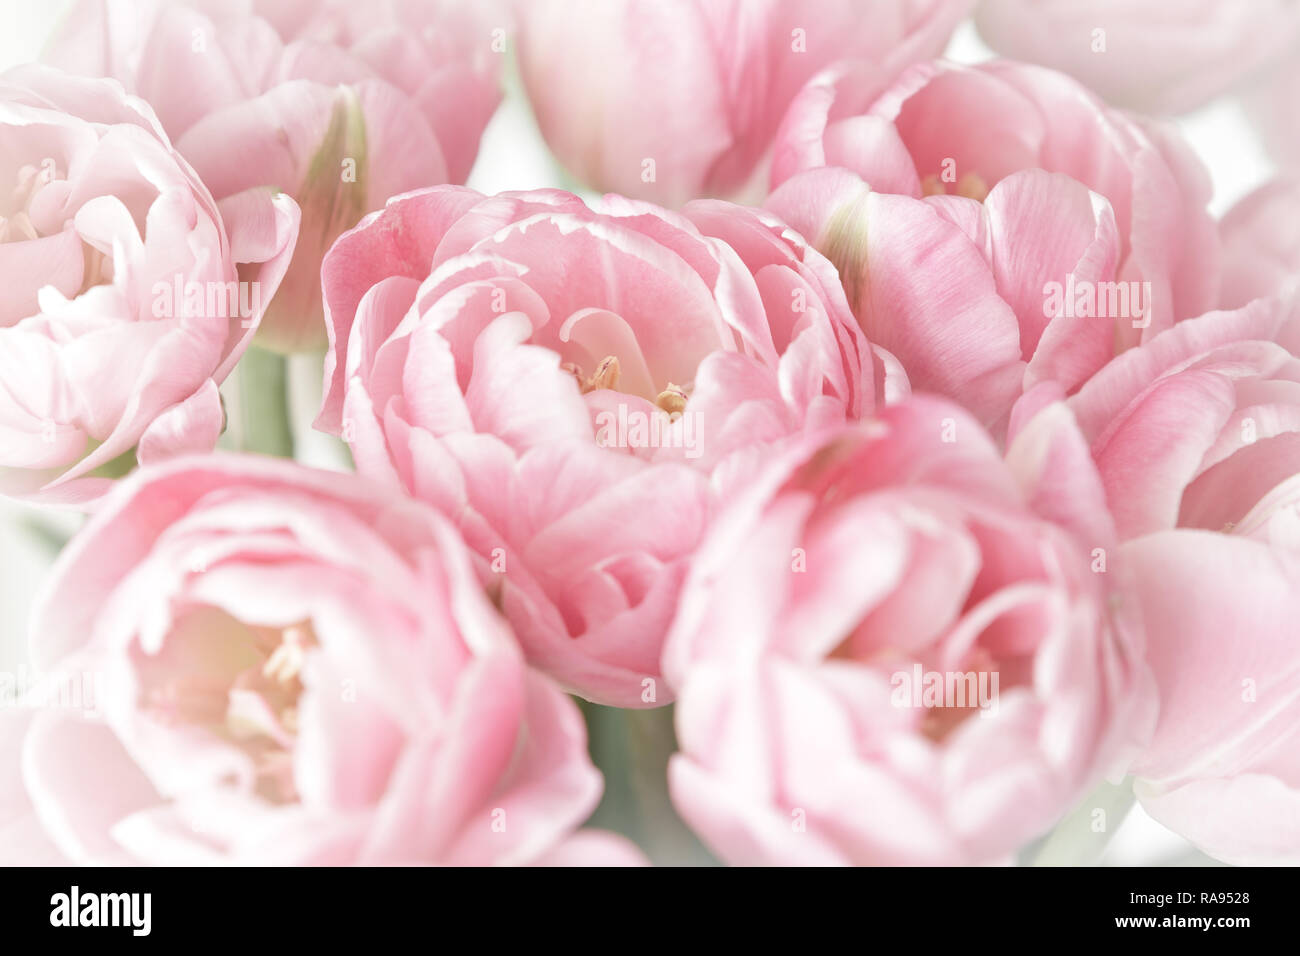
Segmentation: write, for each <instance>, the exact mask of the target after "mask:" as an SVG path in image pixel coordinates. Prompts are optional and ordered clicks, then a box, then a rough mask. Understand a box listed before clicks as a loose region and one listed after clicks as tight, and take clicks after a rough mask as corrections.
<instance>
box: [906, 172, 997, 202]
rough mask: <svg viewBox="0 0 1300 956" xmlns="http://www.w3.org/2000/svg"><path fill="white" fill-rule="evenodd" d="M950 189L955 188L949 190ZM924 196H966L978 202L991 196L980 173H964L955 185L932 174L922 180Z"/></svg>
mask: <svg viewBox="0 0 1300 956" xmlns="http://www.w3.org/2000/svg"><path fill="white" fill-rule="evenodd" d="M949 187H953V188H951V189H949ZM921 194H922V195H923V196H948V195H952V196H965V197H966V198H967V199H974V200H975V201H976V202H983V201H984V200H985V198H986V197H987V196H988V194H989V187H988V184H987V183H986V182H984V179H983V178H982V177H981V176H980V175H979V174H978V173H963V174H962V176H961V178H959V179H958V180H957V181H956V182H955V183H953V182H948V181H947V180H945V179H943V178H942V177H941V176H939V175H938V174H936V173H931V174H930V175H929V176H926V177H925V178H924V179H922V180H921Z"/></svg>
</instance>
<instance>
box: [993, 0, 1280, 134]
mask: <svg viewBox="0 0 1300 956" xmlns="http://www.w3.org/2000/svg"><path fill="white" fill-rule="evenodd" d="M976 23H977V24H978V26H979V31H980V36H982V37H983V38H984V40H985V42H986V43H988V45H989V46H991V47H993V49H995V50H996V51H997V52H998V53H1001V54H1002V55H1003V56H1009V57H1012V58H1014V59H1017V60H1027V61H1029V62H1031V63H1041V64H1043V65H1044V66H1051V67H1053V68H1055V69H1058V70H1061V71H1063V72H1065V73H1068V74H1070V75H1071V76H1073V77H1074V78H1075V79H1077V80H1079V82H1081V83H1083V84H1085V85H1086V86H1088V87H1090V88H1091V89H1094V90H1096V91H1097V92H1098V93H1100V94H1101V95H1102V96H1103V97H1105V99H1106V100H1107V101H1109V102H1111V103H1114V104H1116V105H1118V106H1126V107H1131V108H1132V109H1136V110H1141V111H1143V112H1147V113H1181V112H1185V111H1187V110H1191V109H1194V108H1195V107H1197V106H1200V105H1201V104H1203V103H1205V102H1207V101H1208V100H1210V99H1212V98H1213V97H1215V96H1217V95H1219V94H1220V93H1223V92H1226V91H1228V90H1231V89H1233V88H1234V87H1236V86H1237V85H1238V84H1239V83H1240V82H1241V81H1242V80H1244V79H1246V78H1248V77H1250V76H1251V75H1252V74H1253V73H1255V72H1257V71H1258V70H1259V69H1260V68H1261V67H1262V66H1264V65H1266V64H1268V63H1270V62H1274V61H1276V60H1277V59H1278V58H1279V57H1281V56H1283V55H1284V54H1285V51H1286V50H1287V46H1288V43H1290V42H1294V41H1295V38H1298V37H1300V9H1297V7H1296V5H1295V4H1294V3H1291V2H1290V0H1251V2H1249V3H1224V2H1222V0H1142V2H1140V3H1134V2H1133V0H1089V2H1087V3H1082V2H1080V0H984V2H983V3H981V4H980V7H979V11H978V14H977V16H976Z"/></svg>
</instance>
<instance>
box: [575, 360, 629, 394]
mask: <svg viewBox="0 0 1300 956" xmlns="http://www.w3.org/2000/svg"><path fill="white" fill-rule="evenodd" d="M560 368H561V369H562V370H563V371H565V372H568V373H569V374H570V375H572V376H573V377H574V378H575V379H577V382H578V390H579V391H581V392H582V394H583V395H586V394H587V393H588V392H594V391H596V390H597V389H601V388H609V389H613V388H617V387H618V377H619V373H620V369H619V365H618V359H617V358H615V357H614V356H613V355H606V356H605V357H604V358H603V359H601V360H600V364H599V365H597V366H596V371H595V372H594V373H593V374H592V375H591V377H590V378H589V377H587V376H586V375H583V374H582V369H580V368H579V367H578V366H576V365H574V364H573V363H572V362H565V363H564V364H563V365H561V366H560Z"/></svg>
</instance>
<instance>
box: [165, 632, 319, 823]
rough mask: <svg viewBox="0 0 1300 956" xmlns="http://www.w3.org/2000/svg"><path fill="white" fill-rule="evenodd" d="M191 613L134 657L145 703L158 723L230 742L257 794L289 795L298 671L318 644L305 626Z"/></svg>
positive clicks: (281, 799)
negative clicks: (153, 647)
mask: <svg viewBox="0 0 1300 956" xmlns="http://www.w3.org/2000/svg"><path fill="white" fill-rule="evenodd" d="M196 618H197V620H196V619H191V620H190V621H187V622H185V623H184V625H183V626H182V628H180V630H179V633H176V634H174V635H172V636H169V642H168V646H167V647H165V648H164V649H163V650H162V651H160V652H159V653H158V654H157V655H152V656H150V657H149V658H146V659H145V660H144V661H142V662H141V677H142V683H143V684H144V691H143V696H144V700H143V703H144V706H145V708H146V709H147V710H148V711H149V712H150V713H151V714H152V715H153V716H154V717H155V719H158V720H160V721H162V722H164V723H169V724H174V725H175V724H189V725H197V726H200V727H204V728H205V729H207V730H209V731H211V732H212V733H213V734H215V735H217V736H218V737H220V738H221V739H223V740H226V741H227V742H229V743H231V744H234V745H236V746H238V747H239V748H241V749H242V750H244V751H245V752H246V753H247V754H249V756H251V757H252V759H253V763H254V767H255V772H256V781H255V785H254V789H255V790H256V791H257V792H258V793H259V794H260V795H261V796H263V797H265V798H266V799H268V800H270V801H272V802H275V803H288V802H292V801H293V800H296V799H297V791H296V788H295V787H294V782H293V748H294V744H295V742H296V739H297V733H298V701H299V698H300V697H301V696H302V690H303V684H302V680H301V672H302V668H303V665H304V663H305V662H306V660H307V655H308V654H309V653H310V652H311V651H312V649H313V648H315V647H317V646H318V645H319V641H318V640H317V638H316V635H315V632H314V631H313V629H312V626H311V623H310V622H309V621H303V622H300V623H298V624H293V625H290V626H289V627H286V628H284V629H283V630H277V629H274V628H260V627H251V626H246V625H242V624H240V623H239V622H237V621H234V620H233V619H231V618H229V617H228V616H227V615H224V614H220V613H219V612H211V611H205V612H200V613H199V614H198V615H196ZM173 645H175V646H173Z"/></svg>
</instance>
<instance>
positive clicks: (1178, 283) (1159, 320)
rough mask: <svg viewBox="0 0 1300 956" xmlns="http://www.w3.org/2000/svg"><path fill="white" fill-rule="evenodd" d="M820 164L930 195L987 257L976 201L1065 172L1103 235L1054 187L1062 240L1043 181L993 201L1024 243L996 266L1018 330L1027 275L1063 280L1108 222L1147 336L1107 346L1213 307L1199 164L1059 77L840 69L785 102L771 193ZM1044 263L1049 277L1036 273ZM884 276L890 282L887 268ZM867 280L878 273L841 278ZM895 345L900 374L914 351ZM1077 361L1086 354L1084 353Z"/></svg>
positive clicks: (1153, 127)
mask: <svg viewBox="0 0 1300 956" xmlns="http://www.w3.org/2000/svg"><path fill="white" fill-rule="evenodd" d="M823 166H842V167H845V168H846V169H848V170H850V171H851V172H853V173H856V174H857V175H858V176H859V177H861V178H862V179H863V180H864V181H865V182H866V183H867V184H868V185H869V186H870V187H871V189H872V190H874V191H875V192H881V193H896V194H901V195H904V196H910V197H913V198H916V199H920V198H922V197H926V196H938V197H940V201H939V203H938V206H939V210H940V211H941V212H942V215H943V216H944V217H945V218H948V219H951V220H953V221H954V222H955V223H956V224H957V225H959V226H961V227H962V228H963V229H964V230H965V231H967V232H968V233H969V234H970V236H971V237H972V239H973V240H974V241H975V243H976V245H977V246H978V247H980V248H981V249H982V250H983V251H984V252H985V253H986V257H987V256H988V248H987V244H988V242H989V240H990V236H989V235H988V233H989V231H990V229H994V228H997V226H998V224H997V223H996V222H994V223H990V222H989V219H992V218H994V212H993V211H992V210H990V211H988V212H987V214H986V215H985V216H984V217H981V216H980V215H979V213H978V211H977V209H976V208H975V207H974V205H973V204H974V203H977V202H981V201H983V200H985V199H986V198H987V197H989V196H992V195H993V194H994V191H995V190H996V188H997V187H998V186H999V184H1001V183H1002V182H1003V181H1004V180H1006V179H1008V178H1009V177H1012V176H1013V175H1015V174H1016V173H1018V172H1021V171H1024V170H1034V169H1041V170H1045V171H1047V172H1049V173H1060V174H1064V175H1065V176H1068V177H1070V178H1071V179H1074V180H1077V181H1078V182H1079V183H1081V184H1082V185H1083V186H1085V187H1087V189H1088V190H1090V191H1091V192H1092V193H1094V194H1096V195H1097V196H1100V197H1102V198H1103V199H1105V200H1106V202H1107V203H1108V204H1109V206H1110V211H1109V213H1110V214H1112V215H1113V218H1114V224H1113V227H1110V226H1108V225H1107V224H1106V223H1102V222H1100V221H1098V222H1096V223H1095V224H1094V222H1093V220H1094V219H1095V218H1098V219H1099V218H1100V217H1101V216H1102V214H1101V213H1100V212H1099V211H1098V210H1096V209H1094V208H1091V207H1092V206H1095V201H1093V200H1090V199H1089V198H1088V197H1087V196H1086V195H1085V194H1084V193H1083V192H1082V191H1080V190H1075V191H1074V193H1073V195H1072V194H1070V193H1069V192H1068V191H1063V187H1056V191H1057V193H1058V194H1059V198H1058V199H1056V200H1054V201H1055V202H1059V203H1061V204H1062V208H1063V210H1064V212H1065V214H1066V215H1067V216H1068V217H1069V218H1068V221H1067V224H1066V228H1065V229H1063V231H1062V234H1061V235H1060V236H1057V235H1055V234H1054V233H1053V232H1052V228H1053V227H1054V226H1055V222H1054V221H1053V218H1052V217H1053V215H1054V214H1055V212H1056V210H1055V209H1054V208H1052V207H1053V201H1052V200H1051V190H1049V189H1048V188H1047V186H1046V185H1044V184H1047V183H1049V182H1050V181H1049V180H1047V179H1045V178H1043V177H1041V176H1039V177H1037V178H1036V179H1034V180H1029V181H1028V182H1030V183H1031V184H1032V183H1036V184H1039V185H1038V186H1037V188H1034V189H1023V188H1022V189H1021V190H1019V194H1018V195H1017V196H1016V197H1014V201H1012V200H1013V197H1008V196H1003V199H1004V202H1005V206H1004V208H1003V209H1002V210H1001V211H1000V213H999V215H1000V216H1001V217H1003V218H1004V219H1005V220H1006V222H1005V223H1004V224H1002V226H1001V228H1002V229H1003V230H1004V231H1009V232H1011V233H1012V234H1013V238H1014V239H1015V240H1016V241H1017V242H1018V243H1019V244H1020V248H1017V249H1016V250H1015V251H1014V252H1013V253H1011V254H1009V255H1008V256H1007V257H1006V258H1005V260H1004V261H1001V262H999V263H996V264H995V265H996V272H997V276H998V286H999V289H1000V290H1001V291H1003V293H1004V294H1007V298H1008V300H1009V303H1010V304H1011V305H1012V306H1013V307H1014V308H1015V309H1016V311H1017V314H1018V315H1019V316H1020V319H1021V325H1022V329H1023V326H1024V322H1025V317H1024V309H1025V308H1026V307H1030V306H1036V307H1037V310H1038V311H1037V314H1038V318H1037V322H1036V324H1037V325H1040V326H1041V325H1042V323H1043V318H1044V316H1043V312H1042V308H1043V296H1044V292H1043V288H1042V286H1039V287H1038V288H1037V289H1035V288H1034V287H1033V284H1032V283H1031V282H1029V281H1027V280H1028V279H1030V278H1034V277H1035V274H1036V272H1044V271H1045V272H1047V274H1046V275H1044V276H1042V278H1045V279H1052V280H1057V281H1059V280H1060V279H1061V278H1063V277H1062V276H1061V272H1062V271H1063V270H1065V269H1068V268H1069V267H1070V266H1071V264H1072V263H1073V262H1074V261H1075V257H1076V256H1077V255H1078V251H1079V250H1080V249H1083V248H1086V246H1087V245H1088V244H1089V243H1090V242H1091V239H1092V235H1093V232H1094V231H1097V230H1100V229H1103V228H1105V229H1107V231H1109V230H1110V229H1112V228H1113V229H1117V230H1118V239H1119V255H1118V261H1117V262H1116V263H1115V264H1114V279H1115V280H1117V281H1120V282H1123V283H1136V284H1137V287H1138V289H1140V290H1144V289H1149V295H1146V296H1145V298H1147V299H1149V300H1150V315H1149V316H1148V317H1146V318H1145V319H1144V321H1145V323H1146V324H1145V326H1143V327H1141V328H1135V327H1134V325H1133V323H1132V322H1131V321H1128V320H1127V319H1126V320H1125V321H1120V322H1116V323H1115V327H1114V336H1115V339H1116V342H1115V345H1116V347H1118V348H1123V347H1127V346H1129V345H1132V344H1135V343H1136V342H1138V341H1144V340H1146V339H1149V338H1150V337H1151V336H1153V335H1155V334H1157V333H1159V332H1161V331H1163V330H1164V329H1166V328H1169V327H1170V326H1171V325H1173V323H1174V322H1176V321H1178V320H1180V319H1184V318H1189V317H1191V316H1196V315H1200V314H1201V313H1203V312H1205V311H1206V310H1207V309H1210V308H1213V307H1214V305H1215V304H1216V301H1217V295H1218V268H1219V255H1218V252H1219V250H1218V237H1217V233H1216V231H1215V227H1214V222H1213V221H1212V220H1211V218H1210V216H1209V214H1208V212H1207V211H1206V204H1207V202H1208V200H1209V197H1210V182H1209V177H1208V175H1207V174H1206V171H1205V169H1204V167H1203V166H1202V165H1201V163H1200V161H1199V160H1198V159H1197V158H1196V156H1195V155H1194V154H1193V153H1192V152H1191V150H1190V149H1189V148H1188V147H1187V145H1186V144H1185V143H1183V142H1182V140H1181V139H1179V138H1178V136H1177V134H1176V133H1175V132H1174V131H1173V130H1172V129H1171V128H1169V127H1166V126H1164V125H1161V124H1159V123H1156V122H1153V121H1150V120H1145V119H1142V118H1138V117H1132V116H1129V115H1126V114H1124V113H1121V112H1118V111H1116V110H1113V109H1109V108H1108V107H1106V106H1105V104H1103V103H1102V102H1101V101H1100V100H1099V99H1098V98H1097V97H1096V96H1095V95H1093V94H1092V93H1089V92H1088V90H1087V89H1085V88H1084V87H1082V86H1080V85H1079V84H1078V83H1077V82H1075V81H1074V80H1072V79H1070V78H1069V77H1067V76H1065V75H1063V74H1061V73H1056V72H1053V71H1051V70H1046V69H1042V68H1040V67H1036V66H1028V65H1025V64H1020V63H1011V62H1000V61H995V62H989V63H981V64H979V65H978V66H959V65H957V64H952V63H946V62H932V63H925V64H918V65H917V66H914V67H912V68H910V69H909V70H908V71H907V72H906V73H904V75H903V76H902V77H901V78H900V79H899V80H898V82H897V83H896V84H894V85H893V86H892V87H890V88H889V89H887V90H882V89H881V87H880V85H879V82H878V80H877V78H876V76H875V74H874V72H873V71H872V70H871V69H870V67H869V66H863V65H860V64H842V65H840V66H838V67H836V68H833V69H830V70H827V71H825V72H824V73H822V74H821V75H819V76H818V77H817V78H815V79H814V80H813V81H812V82H810V83H809V84H808V86H807V87H806V88H805V89H804V90H803V91H802V92H801V93H800V94H799V96H798V98H797V99H796V100H795V102H794V104H793V105H792V106H791V108H790V111H789V113H788V114H787V115H786V119H785V121H784V123H783V125H782V129H781V132H780V133H779V134H778V137H777V144H776V148H775V154H774V160H773V169H772V182H773V185H774V186H776V185H779V184H780V183H783V182H785V181H786V180H787V179H789V178H790V177H792V176H794V175H795V174H796V173H798V172H799V171H800V170H804V169H816V168H820V167H823ZM796 225H797V223H796ZM850 225H852V226H854V227H855V228H857V229H858V230H860V231H864V232H866V233H867V235H868V236H869V235H870V232H871V230H872V229H873V228H877V224H876V223H871V222H868V223H862V222H858V223H850ZM809 238H810V239H812V240H813V241H814V243H815V244H818V245H819V247H820V246H821V245H822V241H819V240H818V238H817V237H815V236H809ZM994 238H996V237H994ZM823 241H824V240H823ZM1040 249H1041V250H1042V251H1041V252H1040ZM1040 256H1041V257H1043V258H1045V259H1046V260H1047V261H1048V262H1049V263H1050V264H1051V268H1050V269H1047V270H1044V269H1042V266H1041V264H1040V263H1039V261H1038V260H1039V258H1040ZM832 258H834V257H832ZM918 265H919V266H922V267H924V265H925V263H924V262H918ZM1093 268H1094V270H1095V264H1094V266H1093ZM882 271H885V272H886V276H885V277H884V278H885V279H886V280H887V279H888V275H887V270H882ZM1053 273H1055V274H1053ZM1089 278H1090V279H1094V280H1098V281H1101V280H1103V279H1104V276H1101V275H1094V276H1089ZM874 279H875V275H874V273H872V274H870V275H868V276H866V277H862V278H858V279H850V281H859V282H862V283H864V284H869V283H870V282H871V281H874ZM913 281H914V282H915V284H916V285H917V286H919V287H921V288H923V289H927V290H928V289H938V288H942V287H944V285H945V284H947V283H951V282H953V281H954V280H952V279H951V278H950V277H949V276H947V275H945V274H943V273H942V271H941V270H936V271H935V272H934V273H933V274H922V275H921V276H920V277H918V278H917V279H915V280H913ZM1008 284H1009V285H1010V286H1011V287H1012V288H1011V290H1010V292H1009V294H1008V293H1007V290H1006V288H1005V287H1006V286H1007V285H1008ZM1147 284H1149V285H1147ZM1031 297H1032V298H1034V299H1036V302H1030V301H1029V299H1030V298H1031ZM1029 311H1030V312H1032V311H1033V308H1030V309H1029ZM859 318H862V316H861V315H860V316H859ZM1028 331H1029V335H1028V340H1027V341H1024V342H1022V353H1023V354H1022V355H1021V358H1023V359H1025V360H1027V361H1028V360H1029V359H1030V354H1029V352H1028V347H1031V346H1032V344H1033V342H1034V341H1035V340H1036V338H1037V335H1036V331H1035V330H1033V329H1030V330H1028ZM939 332H940V329H938V328H937V327H935V326H934V325H933V324H927V325H925V326H923V327H919V328H916V329H915V330H913V329H911V328H910V327H908V328H907V329H905V330H904V331H902V332H900V333H898V334H900V335H903V336H913V337H915V338H918V339H920V340H921V342H922V344H927V347H929V348H931V349H933V348H934V345H933V339H934V337H935V336H936V335H937V334H939ZM1000 334H1004V333H1000ZM1071 337H1072V336H1071ZM999 341H1001V339H999ZM886 347H888V346H886ZM899 351H900V354H899V358H900V359H901V360H902V362H903V364H904V366H905V367H906V366H907V365H908V358H909V357H908V355H906V354H902V350H901V349H900V350H899ZM1081 351H1082V352H1086V353H1088V355H1089V356H1090V357H1091V356H1092V353H1093V348H1092V345H1090V344H1087V345H1084V347H1083V348H1082V349H1081Z"/></svg>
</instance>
